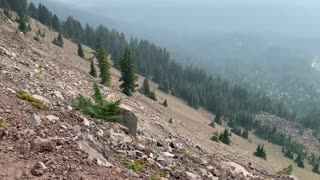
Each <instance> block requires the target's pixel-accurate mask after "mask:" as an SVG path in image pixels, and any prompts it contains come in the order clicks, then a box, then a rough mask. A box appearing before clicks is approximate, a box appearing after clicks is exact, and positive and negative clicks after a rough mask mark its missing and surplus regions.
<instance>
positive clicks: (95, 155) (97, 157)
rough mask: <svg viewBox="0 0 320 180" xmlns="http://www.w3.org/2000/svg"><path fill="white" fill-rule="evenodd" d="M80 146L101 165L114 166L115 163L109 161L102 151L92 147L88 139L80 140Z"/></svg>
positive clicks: (90, 157)
mask: <svg viewBox="0 0 320 180" xmlns="http://www.w3.org/2000/svg"><path fill="white" fill-rule="evenodd" d="M78 146H79V148H80V149H81V150H82V151H83V152H86V153H87V154H88V155H89V159H91V160H95V161H96V162H97V164H98V165H99V166H104V167H113V165H112V164H111V163H109V162H108V161H107V160H106V159H105V158H104V156H103V155H102V154H101V153H99V152H98V151H97V150H95V149H94V148H92V147H91V146H90V145H89V144H88V142H87V141H79V142H78Z"/></svg>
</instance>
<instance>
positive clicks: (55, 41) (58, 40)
mask: <svg viewBox="0 0 320 180" xmlns="http://www.w3.org/2000/svg"><path fill="white" fill-rule="evenodd" d="M52 43H53V44H55V45H57V46H59V47H62V48H63V39H62V35H61V33H59V34H58V37H57V38H54V39H53V41H52Z"/></svg>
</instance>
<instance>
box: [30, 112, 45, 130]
mask: <svg viewBox="0 0 320 180" xmlns="http://www.w3.org/2000/svg"><path fill="white" fill-rule="evenodd" d="M28 122H29V124H30V125H31V126H32V127H35V126H39V125H40V124H41V122H42V120H41V118H40V117H39V116H38V115H37V114H36V113H33V114H31V116H30V118H29V121H28Z"/></svg>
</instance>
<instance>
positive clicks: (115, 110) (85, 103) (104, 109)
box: [73, 84, 122, 122]
mask: <svg viewBox="0 0 320 180" xmlns="http://www.w3.org/2000/svg"><path fill="white" fill-rule="evenodd" d="M93 99H94V102H92V101H91V100H90V99H88V98H85V97H84V96H82V95H80V96H79V97H78V98H77V99H76V100H75V101H74V102H73V106H74V107H75V108H76V109H78V110H80V111H81V112H82V113H83V114H86V115H88V116H90V117H92V118H96V119H102V120H105V121H110V122H117V121H119V120H120V118H121V114H122V109H121V108H120V107H119V105H120V101H116V102H113V101H107V100H105V99H103V97H102V95H101V92H100V89H99V87H98V85H97V84H94V96H93Z"/></svg>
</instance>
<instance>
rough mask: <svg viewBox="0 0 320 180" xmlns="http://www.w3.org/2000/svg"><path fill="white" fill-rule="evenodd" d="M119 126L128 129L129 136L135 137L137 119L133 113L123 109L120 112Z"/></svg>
mask: <svg viewBox="0 0 320 180" xmlns="http://www.w3.org/2000/svg"><path fill="white" fill-rule="evenodd" d="M120 124H122V125H124V126H126V127H127V128H128V129H129V134H130V135H131V136H133V137H136V135H137V124H138V118H137V116H136V115H135V114H134V113H133V112H131V111H129V110H126V109H124V110H123V112H122V120H121V121H120Z"/></svg>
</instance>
